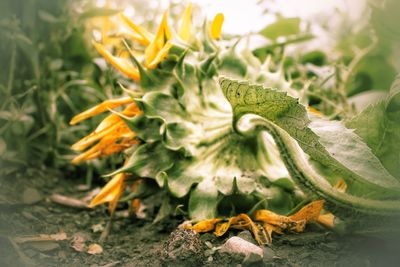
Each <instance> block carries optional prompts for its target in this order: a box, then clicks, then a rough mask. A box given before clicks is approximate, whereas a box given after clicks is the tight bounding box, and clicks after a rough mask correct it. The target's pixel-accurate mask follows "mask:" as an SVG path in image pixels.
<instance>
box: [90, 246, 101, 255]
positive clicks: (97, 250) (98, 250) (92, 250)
mask: <svg viewBox="0 0 400 267" xmlns="http://www.w3.org/2000/svg"><path fill="white" fill-rule="evenodd" d="M102 252H103V248H102V247H101V246H100V245H99V244H91V245H89V248H88V250H87V253H89V254H92V255H95V254H100V253H102Z"/></svg>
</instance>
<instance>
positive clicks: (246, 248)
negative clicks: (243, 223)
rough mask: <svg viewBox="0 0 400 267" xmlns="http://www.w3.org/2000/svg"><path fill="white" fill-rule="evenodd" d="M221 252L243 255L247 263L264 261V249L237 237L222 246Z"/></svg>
mask: <svg viewBox="0 0 400 267" xmlns="http://www.w3.org/2000/svg"><path fill="white" fill-rule="evenodd" d="M220 252H225V253H229V254H239V255H243V256H244V257H245V261H246V263H250V262H256V261H261V260H262V259H263V250H262V248H260V247H259V246H257V245H254V244H252V243H250V242H249V241H246V240H244V239H243V238H240V237H237V236H234V237H231V238H229V239H228V240H227V241H226V242H225V244H224V245H222V247H221V249H220Z"/></svg>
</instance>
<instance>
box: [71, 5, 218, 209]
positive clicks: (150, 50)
mask: <svg viewBox="0 0 400 267" xmlns="http://www.w3.org/2000/svg"><path fill="white" fill-rule="evenodd" d="M191 16H192V5H191V4H189V5H188V6H187V7H186V9H185V12H184V14H183V17H182V22H181V26H180V29H179V33H178V34H177V36H178V38H179V40H180V41H184V42H187V41H189V39H190V38H191V36H192V31H193V29H192V19H191ZM119 18H120V20H121V22H122V23H123V24H125V25H126V26H128V27H129V28H130V29H131V32H125V33H124V34H123V35H121V37H128V38H130V40H131V41H134V42H137V43H138V44H140V45H142V46H143V47H144V54H143V57H144V62H143V66H144V67H145V68H146V69H149V70H151V69H155V68H156V67H157V65H158V64H159V63H160V62H161V61H162V60H163V59H165V58H166V57H167V55H168V53H169V51H170V49H171V48H172V47H173V45H174V44H173V42H172V33H171V30H170V27H169V25H168V21H167V20H168V11H166V12H164V15H163V17H162V20H161V23H160V26H159V28H158V30H157V32H156V34H155V35H154V34H152V33H150V32H148V31H147V30H145V29H144V28H142V27H141V26H139V25H137V24H136V23H134V22H133V21H132V20H131V19H129V18H128V17H127V16H126V15H124V14H122V13H121V14H119ZM222 23H223V15H222V14H217V15H216V17H215V18H214V20H213V22H212V26H211V29H210V35H211V36H212V38H214V39H218V38H219V36H220V34H221V27H222ZM106 25H107V29H108V28H109V25H110V20H109V19H107V23H106ZM112 26H113V28H116V26H115V24H114V23H113V24H112ZM102 34H103V38H102V40H103V44H102V43H99V42H95V41H94V42H93V45H94V47H95V49H96V50H97V51H98V53H99V54H100V55H101V56H102V57H104V58H105V59H106V61H108V62H109V63H110V64H111V65H112V66H113V67H115V68H116V69H117V70H119V71H120V72H121V73H122V74H124V75H125V76H127V77H129V78H131V79H132V80H134V81H140V71H139V69H138V67H137V66H135V65H134V64H132V62H131V61H130V60H129V58H127V57H121V56H114V55H113V54H112V53H111V52H110V51H109V50H107V48H106V44H112V45H116V44H117V43H116V42H115V38H113V42H109V41H108V40H110V38H109V37H108V36H107V34H106V33H105V32H104V30H103V31H102ZM120 106H125V108H124V109H123V111H122V112H120V113H119V114H115V113H112V114H110V115H108V116H107V117H106V118H105V119H103V120H102V121H101V122H100V124H99V125H98V126H97V128H96V129H95V130H94V131H93V132H91V133H90V134H89V135H88V136H86V137H84V138H82V139H81V140H79V141H78V142H76V143H75V144H73V145H72V149H73V150H75V151H81V154H79V155H78V156H76V157H75V158H74V159H73V160H72V163H74V164H78V163H81V162H82V161H88V160H93V159H96V158H99V157H102V156H109V155H112V154H115V153H120V152H122V151H124V150H126V149H128V148H130V147H131V146H132V145H134V144H136V143H137V142H138V140H137V139H136V138H135V132H133V131H132V130H131V129H130V128H129V126H128V125H127V124H126V122H125V121H124V119H123V118H122V117H121V116H126V117H129V118H133V117H134V116H137V115H140V114H141V110H140V109H139V107H138V106H137V105H136V103H135V102H134V99H133V98H132V97H131V96H126V97H121V98H117V99H110V100H105V101H104V102H102V103H101V104H98V105H96V106H94V107H92V108H90V109H88V110H85V111H83V112H82V113H80V114H78V115H76V116H74V117H73V118H72V119H71V121H70V124H71V125H75V124H77V123H79V122H81V121H83V120H86V119H89V118H91V117H93V116H96V115H98V114H101V113H104V112H107V111H110V110H113V109H115V108H118V107H120ZM126 176H127V174H124V173H119V174H116V175H114V176H113V177H112V179H111V180H110V181H109V182H108V183H107V184H106V185H105V186H104V187H103V189H102V190H101V192H100V193H99V194H98V195H97V196H96V197H95V198H94V199H93V200H92V202H91V203H90V205H89V206H90V207H94V206H96V205H100V204H103V203H107V202H109V203H110V211H114V210H115V207H116V203H117V202H118V200H119V198H120V197H121V195H122V192H123V190H124V189H125V188H126V185H125V178H126Z"/></svg>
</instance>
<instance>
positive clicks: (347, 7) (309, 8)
mask: <svg viewBox="0 0 400 267" xmlns="http://www.w3.org/2000/svg"><path fill="white" fill-rule="evenodd" d="M193 2H194V3H197V4H198V5H200V6H202V7H203V10H204V13H205V14H206V15H207V16H209V17H210V18H211V17H213V16H214V15H215V14H217V13H219V12H222V13H224V15H225V22H224V32H227V33H236V34H242V33H247V32H249V31H257V30H260V29H261V28H263V27H264V26H266V25H267V24H268V23H270V22H272V18H271V17H268V16H266V15H265V14H262V11H263V8H262V7H263V6H265V5H269V6H273V7H272V9H271V10H273V11H278V12H280V13H281V14H282V15H283V16H285V17H294V16H299V17H301V18H306V19H310V18H317V19H318V17H320V18H321V17H322V16H325V18H326V17H328V16H332V13H333V12H334V11H335V9H338V10H342V11H344V12H346V13H347V14H348V15H349V17H351V18H353V19H357V18H358V17H359V16H360V15H362V14H361V13H362V11H363V8H362V7H363V6H364V3H365V0H275V1H269V0H265V1H263V4H262V6H261V7H260V5H257V2H259V0H194V1H193ZM333 19H334V18H333Z"/></svg>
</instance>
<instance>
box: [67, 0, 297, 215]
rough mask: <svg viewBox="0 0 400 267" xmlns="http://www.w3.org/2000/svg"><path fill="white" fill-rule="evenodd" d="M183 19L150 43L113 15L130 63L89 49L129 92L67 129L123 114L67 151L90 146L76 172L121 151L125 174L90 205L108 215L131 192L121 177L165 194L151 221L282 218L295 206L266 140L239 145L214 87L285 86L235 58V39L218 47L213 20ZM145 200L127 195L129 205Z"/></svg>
mask: <svg viewBox="0 0 400 267" xmlns="http://www.w3.org/2000/svg"><path fill="white" fill-rule="evenodd" d="M191 11H192V6H191V5H189V6H188V7H187V8H186V10H185V12H184V13H183V17H182V19H181V23H180V28H179V29H178V30H177V33H175V32H174V31H173V30H172V29H171V28H170V27H169V25H168V12H165V13H164V15H163V17H162V20H161V23H160V26H159V28H158V30H157V31H156V33H155V34H152V33H150V32H148V31H146V30H145V29H143V28H142V27H141V26H139V25H137V24H135V23H134V22H133V21H132V20H130V19H129V18H128V17H126V16H125V15H120V19H121V21H122V23H123V24H125V25H127V26H129V28H130V29H131V33H130V35H129V36H130V39H128V38H126V39H124V40H122V42H123V44H124V48H125V49H126V51H127V52H129V57H118V56H115V55H113V54H112V52H111V51H113V49H114V48H113V47H110V48H109V47H106V45H105V44H101V43H98V42H95V43H94V46H95V48H96V49H97V51H98V52H99V53H100V54H101V55H102V56H103V57H104V58H105V59H106V60H107V61H108V62H109V63H110V64H111V65H113V66H114V67H115V68H116V69H118V70H119V71H120V72H122V73H123V74H124V75H126V76H128V77H130V78H131V79H132V80H134V81H135V82H136V83H137V88H136V89H135V90H128V89H125V90H124V91H125V92H126V93H127V95H128V96H127V97H122V98H119V99H114V100H106V101H104V102H103V103H102V104H100V105H98V106H96V107H94V108H92V109H89V110H87V111H85V112H83V113H81V114H79V115H77V116H76V117H74V118H73V119H72V121H71V124H75V123H77V122H79V121H81V120H83V119H86V118H89V117H90V116H93V115H96V114H99V113H101V112H105V111H108V110H111V109H114V108H116V107H118V106H122V105H124V106H125V109H124V110H122V111H121V112H115V111H114V112H113V113H112V114H110V115H109V116H108V117H106V118H105V119H104V120H103V121H102V122H101V123H100V125H99V126H98V128H97V129H96V130H95V131H94V132H93V133H91V134H90V135H89V136H87V137H85V138H83V139H82V140H80V141H79V142H77V143H76V144H74V145H73V148H74V149H76V150H84V149H87V148H88V147H89V146H90V145H92V147H90V148H89V149H88V150H87V151H86V152H84V153H82V154H81V155H79V156H77V157H76V158H75V159H74V160H73V161H74V162H75V163H78V162H80V161H83V160H90V159H93V158H97V157H100V156H103V155H110V154H112V153H117V152H122V151H125V155H126V158H127V159H126V161H125V163H124V165H123V166H122V167H121V168H120V169H118V170H117V171H115V172H114V173H113V174H111V176H113V178H112V179H111V180H110V181H109V183H108V184H107V185H106V186H105V187H104V188H103V190H102V191H101V192H100V194H99V195H98V196H97V197H96V198H95V199H94V200H93V201H92V203H91V206H94V205H97V204H101V203H105V202H111V203H112V209H115V203H116V201H117V200H118V199H119V198H120V197H121V195H123V193H124V192H125V189H126V188H131V187H129V186H127V183H128V181H127V180H126V175H129V176H130V177H131V178H130V179H129V180H130V181H138V180H140V181H141V184H142V186H141V188H142V189H143V188H146V184H149V188H150V187H151V186H150V185H154V184H156V186H157V187H158V189H159V190H158V191H162V192H165V198H166V199H167V200H166V201H164V202H163V204H162V207H161V208H160V212H162V213H163V214H161V215H159V216H158V218H159V217H160V216H166V215H168V214H169V213H171V212H172V211H174V210H175V208H176V205H182V204H183V205H184V206H185V207H186V209H187V211H188V215H189V217H190V218H192V219H194V220H200V219H206V218H213V217H215V216H216V215H217V214H224V215H229V213H237V212H239V211H248V210H250V209H251V208H252V207H254V206H255V205H258V206H259V207H267V206H268V208H270V209H272V210H277V211H280V212H288V211H289V210H290V209H292V208H293V207H294V206H295V204H296V203H297V202H298V200H299V198H298V195H296V194H293V192H294V190H295V188H294V186H293V184H292V183H291V181H290V180H289V179H288V174H287V171H286V169H285V168H284V166H283V164H282V162H281V161H280V158H279V155H278V152H277V151H276V148H275V147H274V142H273V140H272V139H271V138H270V137H269V136H267V135H265V134H255V135H254V136H243V135H241V134H238V133H237V132H236V131H235V129H234V127H233V125H234V124H233V116H232V108H231V106H230V104H229V102H228V101H227V100H226V98H225V96H224V94H223V92H222V90H221V88H220V86H219V84H218V79H219V77H220V76H221V75H229V76H230V77H236V78H245V79H248V80H252V81H257V80H262V81H263V82H268V83H269V84H270V85H275V84H277V83H284V82H285V83H287V82H286V81H285V79H284V77H283V74H282V73H281V72H277V73H272V72H270V71H269V67H270V66H269V62H268V61H267V63H266V64H264V65H263V64H261V62H259V60H258V59H257V58H255V57H254V56H253V55H252V54H251V52H250V51H249V50H247V49H244V50H243V51H242V52H241V53H238V52H237V48H236V47H237V46H236V44H237V43H238V41H239V40H224V39H223V38H222V36H221V28H222V24H223V20H224V17H223V15H222V14H218V15H216V16H215V18H214V19H213V20H212V22H211V23H204V25H203V26H202V27H199V28H196V27H195V26H193V25H192V20H191V15H192V14H191ZM125 37H127V36H125ZM133 43H136V46H137V45H139V46H140V47H141V52H140V50H138V49H136V48H135V49H134V48H133V46H132V44H133ZM136 46H135V47H136ZM271 77H273V78H274V79H275V80H273V79H272V78H271ZM239 86H240V85H239ZM95 142H97V143H96V144H95ZM129 183H130V182H129ZM134 183H135V182H134ZM135 188H137V186H136V187H135ZM143 190H144V191H146V189H143ZM127 191H129V190H127ZM131 194H132V193H131ZM144 195H146V194H145V193H143V194H134V193H133V196H134V197H132V198H137V197H140V196H144ZM131 196H132V195H131ZM166 210H167V211H166Z"/></svg>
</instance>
